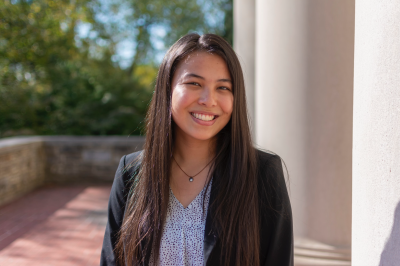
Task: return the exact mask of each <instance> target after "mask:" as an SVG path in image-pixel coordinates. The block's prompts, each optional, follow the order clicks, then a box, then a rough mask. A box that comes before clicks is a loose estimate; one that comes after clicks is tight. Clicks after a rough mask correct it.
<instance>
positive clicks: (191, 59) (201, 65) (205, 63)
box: [174, 51, 230, 79]
mask: <svg viewBox="0 0 400 266" xmlns="http://www.w3.org/2000/svg"><path fill="white" fill-rule="evenodd" d="M187 73H192V74H197V75H199V76H202V77H204V78H206V79H207V78H209V79H223V78H225V79H229V78H230V74H229V69H228V66H227V64H226V62H225V60H224V59H223V58H222V57H220V56H219V55H216V54H212V53H208V52H203V51H201V52H194V53H191V54H189V55H187V56H186V57H184V58H183V59H182V60H181V61H180V62H179V64H178V66H177V68H176V71H175V74H174V79H175V78H177V77H178V76H182V75H185V74H187Z"/></svg>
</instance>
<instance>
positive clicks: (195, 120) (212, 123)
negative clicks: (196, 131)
mask: <svg viewBox="0 0 400 266" xmlns="http://www.w3.org/2000/svg"><path fill="white" fill-rule="evenodd" d="M191 113H196V114H204V115H213V116H215V118H214V119H213V120H211V121H203V120H200V119H198V118H196V117H194V116H193V115H192V114H191ZM189 115H190V117H191V118H192V119H193V121H194V122H196V123H197V124H200V125H202V126H212V125H214V123H215V121H217V119H218V117H219V115H217V114H214V113H210V112H190V113H189Z"/></svg>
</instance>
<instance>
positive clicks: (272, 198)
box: [256, 150, 290, 211]
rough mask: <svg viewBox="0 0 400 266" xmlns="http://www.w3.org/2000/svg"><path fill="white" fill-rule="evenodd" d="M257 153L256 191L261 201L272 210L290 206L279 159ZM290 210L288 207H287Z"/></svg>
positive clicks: (268, 153) (271, 154)
mask: <svg viewBox="0 0 400 266" xmlns="http://www.w3.org/2000/svg"><path fill="white" fill-rule="evenodd" d="M256 152H257V162H258V169H257V177H258V190H259V195H260V199H261V201H262V202H263V203H264V204H266V205H268V206H269V207H270V208H272V209H274V210H281V211H283V209H285V208H283V207H284V206H282V204H283V205H286V207H288V206H290V202H289V197H288V191H287V187H286V180H285V175H284V172H283V168H282V160H281V157H280V156H279V155H277V154H275V153H272V152H264V151H261V150H256ZM289 208H290V207H289Z"/></svg>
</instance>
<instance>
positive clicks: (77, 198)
mask: <svg viewBox="0 0 400 266" xmlns="http://www.w3.org/2000/svg"><path fill="white" fill-rule="evenodd" d="M109 194H110V187H47V188H43V189H40V190H37V191H35V192H32V193H30V194H28V195H26V196H24V197H23V198H21V199H19V200H17V201H15V202H12V203H10V204H8V205H6V206H2V207H0V265H12V266H20V265H21V266H25V265H30V266H36V265H41V266H72V265H73V266H80V265H82V266H83V265H85V266H86V265H88V266H91V265H99V263H100V250H101V245H102V241H103V235H104V229H105V225H106V222H107V202H108V197H109Z"/></svg>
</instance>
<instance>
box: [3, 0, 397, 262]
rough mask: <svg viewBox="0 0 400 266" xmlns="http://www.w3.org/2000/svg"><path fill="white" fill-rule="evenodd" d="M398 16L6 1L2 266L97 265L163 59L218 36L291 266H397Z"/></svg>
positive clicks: (254, 6)
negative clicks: (118, 182)
mask: <svg viewBox="0 0 400 266" xmlns="http://www.w3.org/2000/svg"><path fill="white" fill-rule="evenodd" d="M399 25H400V2H399V1H373V0H363V1H355V0H334V1H333V0H296V1H285V0H282V1H267V0H234V1H232V0H195V1H194V0H184V1H183V0H173V1H171V0H170V1H167V0H148V1H144V0H114V1H111V0H92V1H89V0H68V1H66V0H65V1H63V0H58V1H45V0H36V1H35V0H25V1H22V0H12V1H11V0H1V1H0V265H13V266H14V265H21V266H22V265H30V266H34V265H41V266H43V265H51V266H53V265H56V266H60V265H63V266H64V265H65V266H74V265H98V264H99V260H100V250H101V245H102V240H103V235H104V229H105V225H106V222H107V202H108V197H109V193H110V189H111V183H112V181H113V179H114V174H115V171H116V168H117V166H118V162H119V160H120V158H121V156H123V155H124V154H129V153H131V152H134V151H136V150H139V149H141V147H142V145H143V140H144V136H143V134H144V131H143V126H144V125H143V119H144V115H145V113H146V109H147V106H148V104H149V100H150V98H151V96H152V91H153V89H154V81H155V76H156V74H157V66H158V65H159V64H160V62H161V60H162V58H163V55H164V54H165V52H166V49H167V48H168V47H169V46H170V45H171V44H172V43H174V42H175V41H176V40H177V39H178V38H179V37H180V36H182V35H184V34H186V33H188V32H197V33H199V34H202V33H216V34H219V35H221V36H223V37H224V38H225V39H226V40H227V41H228V42H229V43H231V44H233V47H234V49H235V51H236V53H237V54H238V56H239V60H240V61H241V64H242V67H243V72H244V77H245V84H246V98H247V102H248V109H249V118H250V123H251V127H252V134H253V137H254V140H255V146H256V147H257V148H259V149H265V150H271V151H273V152H275V153H277V154H279V155H280V156H281V158H282V159H283V160H284V161H285V163H286V165H287V169H288V172H289V176H290V177H289V178H288V179H287V180H288V181H289V182H288V183H287V185H288V190H289V194H290V199H291V205H292V213H293V223H294V255H295V256H294V257H295V259H294V260H295V261H294V262H295V263H294V264H295V266H316V265H317V266H350V265H353V266H378V265H382V266H398V265H399V261H400V252H398V251H399V250H400V242H399V239H400V222H399V219H400V218H399V217H400V178H399V176H400V163H399V162H400V161H399V158H400V141H399V140H400V105H399V103H400V89H399V88H400V75H399V73H400V27H399Z"/></svg>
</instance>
